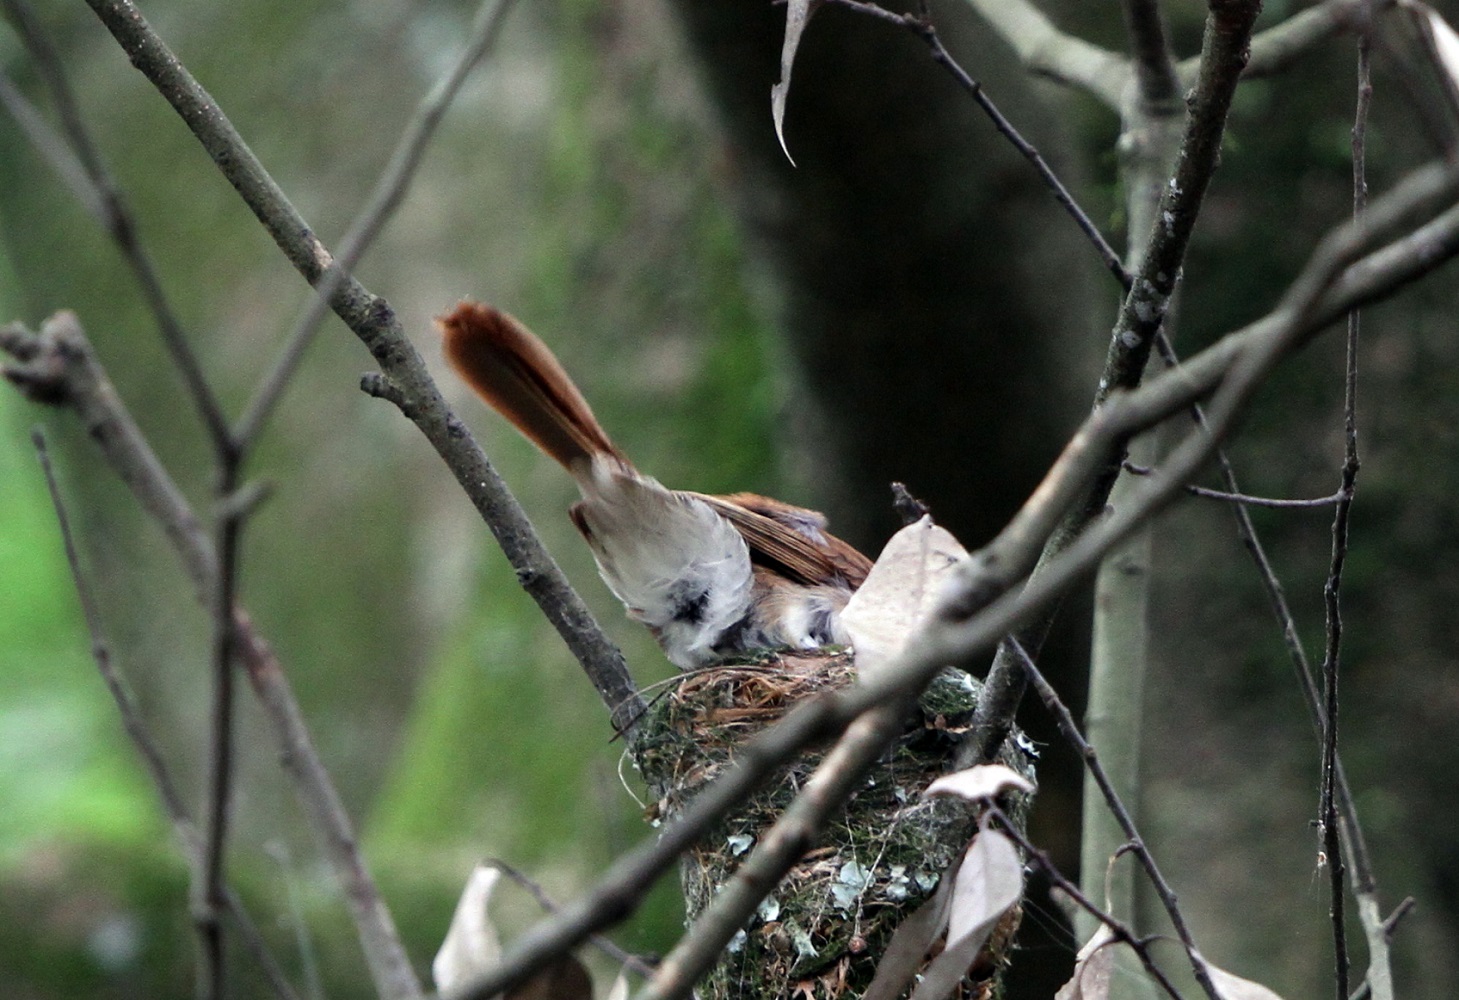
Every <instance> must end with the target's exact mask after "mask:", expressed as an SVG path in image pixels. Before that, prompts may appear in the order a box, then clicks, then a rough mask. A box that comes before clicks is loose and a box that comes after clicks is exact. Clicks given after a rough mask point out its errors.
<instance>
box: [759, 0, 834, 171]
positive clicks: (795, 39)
mask: <svg viewBox="0 0 1459 1000" xmlns="http://www.w3.org/2000/svg"><path fill="white" fill-rule="evenodd" d="M820 5H821V0H789V2H788V3H787V4H786V5H785V41H784V42H783V43H781V46H780V82H779V83H777V84H776V85H775V86H773V87H771V88H770V114H771V116H772V117H774V119H775V137H776V138H777V139H779V140H780V148H781V150H782V151H784V153H785V158H786V159H787V160H789V161H790V165H791V166H795V158H794V157H792V156H791V155H790V148H789V147H788V146H786V145H785V99H786V98H787V97H789V96H790V70H791V67H792V66H794V65H795V53H796V51H797V50H798V49H799V48H800V36H801V33H802V32H803V31H805V26H806V23H807V22H808V21H810V19H811V15H812V14H814V13H815V12H816V8H817V7H819V6H820Z"/></svg>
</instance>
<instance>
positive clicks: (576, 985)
mask: <svg viewBox="0 0 1459 1000" xmlns="http://www.w3.org/2000/svg"><path fill="white" fill-rule="evenodd" d="M504 1000H593V980H592V977H591V976H589V975H588V970H587V969H585V968H583V963H581V962H579V961H578V960H577V959H576V958H573V957H572V956H571V955H559V956H557V958H555V959H553V960H552V962H551V963H550V964H549V965H547V967H546V968H544V969H542V970H541V971H539V972H538V973H537V974H536V975H534V976H532V977H531V978H530V979H528V980H527V981H526V982H524V983H521V984H520V985H518V986H515V987H513V988H512V989H510V990H508V991H507V992H506V996H505V998H504Z"/></svg>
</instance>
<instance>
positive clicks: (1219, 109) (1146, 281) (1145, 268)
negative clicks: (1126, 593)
mask: <svg viewBox="0 0 1459 1000" xmlns="http://www.w3.org/2000/svg"><path fill="white" fill-rule="evenodd" d="M1259 7H1260V4H1259V3H1256V2H1254V0H1214V2H1213V3H1212V4H1211V12H1210V15H1209V16H1208V17H1207V19H1206V34H1205V41H1204V44H1203V46H1202V61H1201V77H1200V82H1199V83H1198V85H1197V87H1196V92H1195V96H1194V98H1193V99H1192V101H1191V110H1190V114H1189V116H1188V118H1187V121H1186V130H1185V141H1184V144H1183V147H1182V149H1181V155H1180V158H1179V160H1178V161H1177V163H1176V168H1175V175H1174V177H1172V178H1171V181H1170V183H1169V184H1168V185H1166V187H1165V189H1164V191H1163V193H1162V197H1161V201H1160V207H1159V210H1158V212H1157V213H1156V215H1155V220H1154V229H1153V230H1152V232H1151V234H1150V237H1149V241H1148V243H1147V244H1146V249H1145V252H1144V253H1143V254H1141V256H1140V260H1139V269H1138V271H1137V273H1136V276H1135V281H1134V283H1133V285H1132V287H1131V289H1130V292H1129V294H1128V295H1126V297H1125V301H1124V305H1123V307H1122V309H1121V310H1120V315H1119V318H1118V320H1117V321H1116V323H1115V327H1114V331H1113V334H1112V336H1111V338H1110V344H1109V350H1108V353H1107V355H1106V358H1105V365H1104V371H1103V373H1102V374H1101V376H1100V380H1099V388H1098V390H1097V391H1096V393H1095V398H1094V404H1095V407H1096V409H1097V408H1098V407H1099V406H1100V405H1102V404H1103V403H1104V402H1105V401H1106V400H1107V399H1108V398H1109V396H1110V394H1111V393H1113V392H1115V391H1117V390H1121V389H1129V388H1132V387H1134V386H1137V385H1139V384H1140V380H1141V377H1142V376H1143V374H1144V370H1145V365H1146V362H1147V361H1148V359H1149V356H1150V349H1151V346H1152V344H1153V343H1154V339H1155V335H1156V333H1157V332H1158V331H1159V329H1160V325H1161V323H1162V322H1163V320H1164V318H1165V313H1166V310H1167V308H1168V307H1169V304H1170V298H1171V296H1172V295H1173V294H1174V291H1175V286H1176V282H1177V280H1178V278H1179V275H1180V273H1181V267H1182V265H1183V262H1184V260H1185V252H1186V247H1187V246H1188V245H1189V242H1190V236H1191V233H1192V232H1193V231H1194V228H1195V222H1196V219H1197V217H1198V216H1199V214H1200V208H1201V203H1202V201H1203V199H1204V196H1205V191H1206V187H1207V185H1208V184H1209V183H1210V179H1211V175H1212V174H1213V173H1214V172H1215V169H1216V162H1217V157H1218V155H1219V153H1220V147H1221V136H1222V135H1223V133H1224V130H1225V123H1226V115H1227V113H1228V111H1229V110H1230V106H1231V98H1232V95H1233V94H1234V92H1235V89H1236V83H1237V80H1238V78H1239V76H1240V72H1241V67H1242V66H1243V65H1244V63H1245V58H1246V45H1247V40H1248V39H1249V37H1250V32H1251V26H1252V23H1253V22H1254V20H1255V18H1256V12H1257V10H1258V9H1259ZM1124 449H1125V442H1124V441H1123V440H1116V441H1113V442H1111V445H1110V450H1109V452H1108V453H1107V454H1105V455H1104V456H1103V457H1102V462H1101V465H1102V468H1101V471H1100V474H1099V475H1098V477H1096V478H1095V479H1094V480H1093V482H1092V483H1091V485H1090V487H1089V490H1088V492H1087V494H1086V495H1085V497H1084V498H1083V500H1082V501H1081V502H1080V503H1079V504H1078V506H1077V507H1074V508H1071V510H1070V513H1069V517H1068V519H1067V520H1066V521H1065V522H1064V524H1062V525H1061V526H1060V528H1059V530H1058V531H1057V532H1056V533H1055V534H1054V535H1053V536H1052V537H1051V538H1050V541H1049V546H1048V548H1047V549H1046V550H1045V555H1044V558H1043V559H1041V562H1042V561H1046V560H1047V559H1048V558H1051V557H1052V556H1053V555H1054V554H1055V553H1057V552H1059V551H1060V550H1061V549H1062V548H1064V547H1066V546H1068V545H1070V544H1071V543H1072V541H1073V540H1074V539H1075V538H1076V537H1078V536H1079V534H1080V533H1081V532H1083V531H1084V530H1085V529H1086V528H1087V527H1088V525H1090V524H1091V523H1093V522H1094V521H1095V520H1096V519H1097V518H1099V517H1100V516H1101V515H1102V514H1103V512H1104V509H1105V505H1106V502H1107V501H1108V499H1109V495H1110V491H1111V490H1112V489H1113V487H1114V483H1115V480H1116V479H1117V478H1118V476H1119V471H1120V463H1121V461H1122V460H1123V459H1124ZM1035 573H1036V575H1037V571H1035ZM1052 613H1053V610H1051V613H1050V617H1049V618H1048V619H1045V620H1042V621H1040V622H1037V623H1036V624H1035V625H1034V626H1033V627H1032V628H1031V629H1030V630H1029V631H1028V632H1027V633H1025V634H1024V635H1023V636H1021V637H1020V638H1021V640H1022V641H1023V643H1024V645H1025V647H1026V648H1027V649H1028V651H1029V652H1031V653H1033V654H1034V655H1035V656H1037V653H1038V650H1039V648H1040V647H1041V646H1042V645H1043V639H1044V636H1045V635H1046V634H1047V632H1048V628H1049V625H1050V622H1051V621H1052ZM1023 691H1024V679H1023V676H1022V672H1021V671H1020V670H1019V668H1018V663H1017V658H1016V657H1015V656H1013V654H1012V652H1011V651H1009V650H1006V649H1000V650H999V652H998V655H997V656H996V657H995V658H994V661H993V666H992V667H991V668H990V669H989V671H988V676H987V680H986V683H985V685H984V688H983V697H982V699H981V700H980V701H979V704H978V710H977V713H976V715H975V716H974V719H973V723H972V728H971V729H970V731H969V733H968V735H967V738H966V739H965V741H964V749H963V751H962V753H961V754H960V758H959V766H967V765H969V764H971V763H974V762H975V761H978V760H988V759H990V758H991V756H992V754H994V753H995V752H996V751H997V748H998V746H999V745H1001V744H1002V742H1003V740H1004V739H1005V738H1006V737H1007V735H1008V731H1009V728H1010V727H1011V726H1012V724H1013V716H1014V713H1015V712H1016V711H1017V710H1018V705H1019V702H1020V701H1021V700H1022V698H1023Z"/></svg>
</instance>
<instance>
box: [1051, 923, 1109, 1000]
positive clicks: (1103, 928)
mask: <svg viewBox="0 0 1459 1000" xmlns="http://www.w3.org/2000/svg"><path fill="white" fill-rule="evenodd" d="M1114 965H1115V946H1114V933H1113V932H1112V931H1111V930H1110V929H1109V927H1108V926H1107V925H1105V924H1100V925H1099V929H1098V930H1097V931H1095V932H1094V937H1092V938H1090V939H1089V940H1088V941H1087V942H1086V943H1085V945H1084V947H1083V948H1080V949H1079V954H1078V956H1077V957H1076V959H1075V962H1074V975H1072V976H1070V977H1069V981H1068V982H1067V983H1065V984H1064V985H1063V986H1061V987H1059V992H1057V993H1055V994H1054V1000H1109V987H1110V980H1112V979H1113V978H1114Z"/></svg>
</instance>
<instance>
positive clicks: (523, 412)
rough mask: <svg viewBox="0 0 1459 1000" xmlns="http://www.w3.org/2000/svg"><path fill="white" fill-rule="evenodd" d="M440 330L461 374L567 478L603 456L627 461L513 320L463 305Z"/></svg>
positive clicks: (547, 354) (542, 347) (546, 353)
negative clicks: (583, 463)
mask: <svg viewBox="0 0 1459 1000" xmlns="http://www.w3.org/2000/svg"><path fill="white" fill-rule="evenodd" d="M436 323H437V324H438V325H439V326H440V328H441V332H442V333H443V334H444V335H445V340H444V345H443V346H444V350H445V355H446V360H447V361H449V362H450V363H451V367H452V368H454V369H456V372H457V374H459V375H460V376H461V378H462V379H464V380H465V381H466V383H467V384H468V385H470V386H471V388H473V389H475V390H476V392H477V394H478V395H480V396H481V398H482V399H483V400H485V401H486V403H487V405H488V406H490V407H491V408H492V409H494V410H496V411H497V412H498V413H500V414H501V415H502V416H504V417H506V418H507V419H508V420H510V421H511V422H512V423H513V424H514V425H516V427H517V429H518V430H520V431H521V432H522V433H523V434H525V435H526V436H527V438H528V439H529V440H531V441H532V443H533V444H535V445H537V447H539V448H541V449H542V450H543V451H544V452H546V453H547V454H548V455H550V456H552V457H553V458H554V459H556V460H557V461H558V462H560V463H561V464H562V465H563V466H565V467H566V468H567V469H568V470H569V471H571V469H572V467H573V465H574V464H575V463H578V462H581V461H582V460H585V459H589V458H591V457H592V456H593V455H596V454H601V453H605V452H606V453H607V454H609V455H613V456H614V457H616V458H618V459H620V460H621V461H624V462H625V463H626V462H627V459H625V458H624V457H623V454H622V453H621V452H619V450H618V449H617V448H615V447H614V446H613V442H612V441H610V440H608V435H607V434H606V433H604V431H603V428H602V427H600V426H599V425H598V421H597V418H595V417H594V416H593V411H592V410H591V409H590V408H589V407H588V402H587V400H585V399H583V395H582V393H580V392H578V389H577V386H575V385H573V382H572V379H571V378H569V377H568V374H567V372H566V371H564V370H563V368H562V365H560V364H559V363H558V361H557V358H556V357H554V356H553V354H552V351H551V350H549V349H548V347H547V345H546V344H544V343H542V341H541V340H539V339H538V338H537V336H536V335H535V334H533V333H532V331H530V330H528V329H527V328H526V327H525V326H523V325H522V324H521V323H519V322H518V321H517V320H516V319H515V318H513V317H512V316H509V315H508V314H507V313H504V312H502V311H500V310H498V309H493V308H492V307H490V306H484V305H481V304H480V303H477V302H470V301H463V302H462V303H461V304H460V305H458V306H457V307H456V308H455V310H454V311H452V312H451V313H450V314H448V315H446V316H440V317H438V318H437V319H436Z"/></svg>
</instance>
